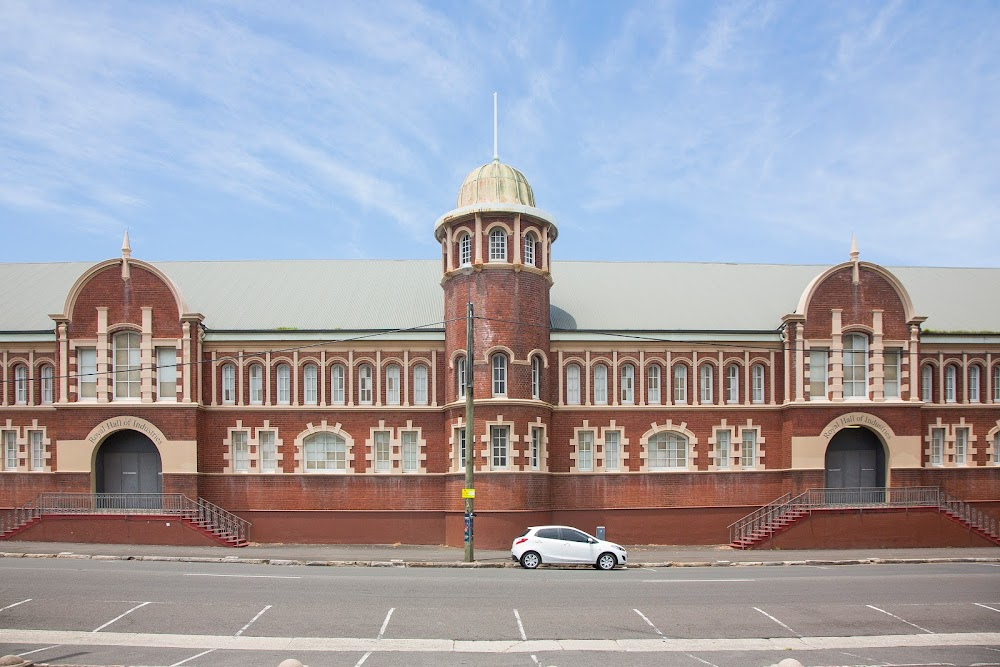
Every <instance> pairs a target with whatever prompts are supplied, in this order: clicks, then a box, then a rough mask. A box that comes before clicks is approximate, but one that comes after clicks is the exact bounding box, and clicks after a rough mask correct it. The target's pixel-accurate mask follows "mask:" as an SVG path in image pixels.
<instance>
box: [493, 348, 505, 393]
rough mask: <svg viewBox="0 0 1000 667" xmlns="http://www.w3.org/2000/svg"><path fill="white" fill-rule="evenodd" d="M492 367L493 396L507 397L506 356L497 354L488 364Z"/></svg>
mask: <svg viewBox="0 0 1000 667" xmlns="http://www.w3.org/2000/svg"><path fill="white" fill-rule="evenodd" d="M490 365H491V366H492V367H493V395H494V396H506V395H507V355H506V354H504V353H502V352H497V353H496V354H494V355H493V359H492V361H491V362H490Z"/></svg>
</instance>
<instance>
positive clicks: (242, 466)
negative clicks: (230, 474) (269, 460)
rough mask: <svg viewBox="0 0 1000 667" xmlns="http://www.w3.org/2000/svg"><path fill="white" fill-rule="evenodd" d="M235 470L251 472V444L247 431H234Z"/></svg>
mask: <svg viewBox="0 0 1000 667" xmlns="http://www.w3.org/2000/svg"><path fill="white" fill-rule="evenodd" d="M233 471H234V472H250V445H249V443H248V442H247V432H246V431H233Z"/></svg>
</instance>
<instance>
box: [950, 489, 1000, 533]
mask: <svg viewBox="0 0 1000 667" xmlns="http://www.w3.org/2000/svg"><path fill="white" fill-rule="evenodd" d="M939 507H940V508H941V509H942V510H944V511H945V512H950V513H951V514H954V515H955V516H957V517H958V518H959V519H961V520H962V521H964V522H965V523H967V524H968V525H969V526H971V527H972V528H976V529H978V530H981V531H983V532H985V533H988V534H989V535H990V536H991V537H992V538H993V539H995V540H1000V532H998V527H1000V520H998V519H997V518H996V517H995V516H992V515H990V514H987V513H986V512H983V511H982V510H978V509H976V508H975V507H973V506H972V505H970V504H969V503H967V502H965V501H964V500H959V499H958V498H956V497H955V496H953V495H951V494H949V493H947V492H945V491H942V492H941V502H940V505H939Z"/></svg>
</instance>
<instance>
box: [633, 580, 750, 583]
mask: <svg viewBox="0 0 1000 667" xmlns="http://www.w3.org/2000/svg"><path fill="white" fill-rule="evenodd" d="M734 581H757V580H756V579H643V580H642V583H644V584H705V583H709V584H714V583H717V582H734Z"/></svg>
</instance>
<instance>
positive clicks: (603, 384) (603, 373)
mask: <svg viewBox="0 0 1000 667" xmlns="http://www.w3.org/2000/svg"><path fill="white" fill-rule="evenodd" d="M607 403H608V367H607V366H605V365H604V364H597V365H596V366H594V404H595V405H607Z"/></svg>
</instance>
